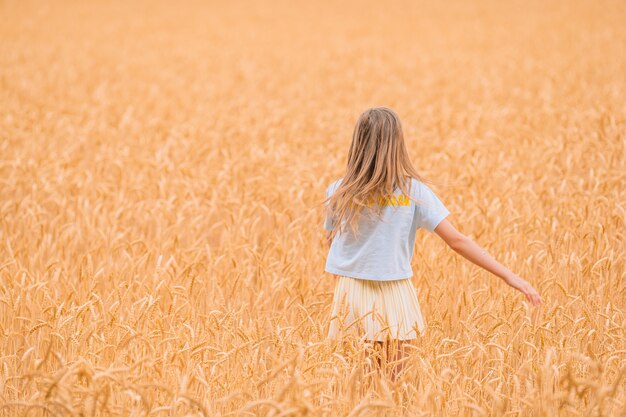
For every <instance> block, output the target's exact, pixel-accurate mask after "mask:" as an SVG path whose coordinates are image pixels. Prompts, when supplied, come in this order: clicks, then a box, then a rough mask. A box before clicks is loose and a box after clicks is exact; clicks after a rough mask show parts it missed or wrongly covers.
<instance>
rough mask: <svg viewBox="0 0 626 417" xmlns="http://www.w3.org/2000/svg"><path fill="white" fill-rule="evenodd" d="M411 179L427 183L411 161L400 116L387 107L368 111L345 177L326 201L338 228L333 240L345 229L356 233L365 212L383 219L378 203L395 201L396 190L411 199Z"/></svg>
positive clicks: (358, 124)
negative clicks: (373, 213)
mask: <svg viewBox="0 0 626 417" xmlns="http://www.w3.org/2000/svg"><path fill="white" fill-rule="evenodd" d="M411 178H415V179H417V180H420V181H422V180H423V178H422V177H421V176H420V175H419V174H418V173H417V171H416V170H415V168H414V167H413V164H411V161H410V159H409V155H408V152H407V150H406V146H405V144H404V134H403V132H402V124H401V123H400V119H399V118H398V115H397V114H396V113H395V112H394V111H393V110H391V109H390V108H387V107H372V108H369V109H367V110H366V111H364V112H363V113H362V114H361V115H360V116H359V118H358V120H357V122H356V126H355V127H354V132H353V134H352V144H351V145H350V151H349V153H348V164H347V166H346V172H345V175H344V177H343V179H342V181H341V183H340V184H339V186H338V187H337V188H336V190H335V192H334V193H333V194H332V195H331V196H330V198H327V199H326V200H324V201H325V202H326V203H327V206H326V207H327V212H326V215H327V216H329V215H330V216H332V218H333V219H334V222H335V223H336V225H337V226H338V227H335V228H334V229H333V231H332V233H331V236H333V237H334V236H335V234H336V233H338V232H340V231H341V232H342V233H343V231H344V230H345V226H349V227H350V228H351V229H352V230H353V231H354V233H356V231H357V228H358V219H359V217H360V216H361V215H362V214H363V211H364V209H365V208H369V207H372V206H373V207H374V212H375V213H376V214H377V215H380V213H381V211H382V204H374V202H380V201H384V200H386V199H391V198H392V195H393V194H394V191H395V190H396V188H400V190H401V191H402V194H403V195H405V196H407V197H409V198H411V197H410V194H411V193H410V184H411V182H410V179H411ZM411 200H414V201H415V199H413V198H411ZM370 213H371V211H370V210H368V214H370ZM344 221H345V224H344Z"/></svg>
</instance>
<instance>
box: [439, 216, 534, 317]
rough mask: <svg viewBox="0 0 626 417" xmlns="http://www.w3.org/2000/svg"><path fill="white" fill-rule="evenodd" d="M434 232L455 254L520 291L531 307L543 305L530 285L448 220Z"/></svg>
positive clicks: (444, 220) (440, 224) (442, 222)
mask: <svg viewBox="0 0 626 417" xmlns="http://www.w3.org/2000/svg"><path fill="white" fill-rule="evenodd" d="M434 232H435V233H437V235H439V237H441V238H442V239H443V240H444V241H445V242H446V244H447V245H448V246H450V248H451V249H452V250H454V251H455V252H456V253H458V254H460V255H461V256H463V257H464V258H466V259H468V260H469V261H471V262H472V263H474V264H476V265H478V266H480V267H482V268H484V269H486V270H487V271H489V272H491V273H492V274H494V275H497V276H498V277H500V278H502V279H503V280H504V282H506V283H507V284H508V285H510V286H511V287H513V288H515V289H516V290H519V291H521V292H522V293H523V294H524V295H525V296H526V298H527V299H528V301H529V302H530V303H532V305H534V306H538V305H539V304H542V303H543V300H542V299H541V297H540V296H539V294H538V293H537V291H536V290H535V289H534V288H533V286H532V285H530V283H528V282H527V281H526V280H524V279H523V278H521V277H519V276H517V275H515V274H514V273H513V272H511V271H510V270H509V269H507V268H506V267H505V266H504V265H502V264H501V263H499V262H498V261H496V260H495V259H493V258H492V257H491V256H489V254H488V253H487V252H485V251H484V250H483V249H482V248H481V247H480V246H478V244H477V243H476V242H474V241H473V240H472V239H470V238H469V237H467V236H465V235H464V234H463V233H461V232H459V231H458V230H456V229H455V228H454V226H452V224H451V223H450V221H448V219H443V220H442V221H441V222H440V223H439V224H438V225H437V227H436V228H435V230H434Z"/></svg>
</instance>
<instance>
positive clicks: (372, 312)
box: [327, 275, 426, 341]
mask: <svg viewBox="0 0 626 417" xmlns="http://www.w3.org/2000/svg"><path fill="white" fill-rule="evenodd" d="M335 278H336V279H337V282H336V285H335V292H334V296H333V303H332V306H331V315H330V325H329V328H328V336H327V338H328V339H332V340H335V339H341V338H343V337H344V336H346V335H349V334H353V335H356V336H357V337H359V338H363V339H365V340H379V341H385V340H387V339H398V340H409V339H416V338H417V337H418V336H423V335H424V333H425V328H426V323H425V321H424V317H423V316H422V311H421V309H420V304H419V301H418V300H417V292H416V291H415V287H414V286H413V284H412V283H411V280H410V279H398V280H393V281H373V280H366V279H357V278H351V277H346V276H342V275H335Z"/></svg>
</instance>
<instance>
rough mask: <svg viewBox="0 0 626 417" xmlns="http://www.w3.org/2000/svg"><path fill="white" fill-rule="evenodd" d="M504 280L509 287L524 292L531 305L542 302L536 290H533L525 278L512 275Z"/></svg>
mask: <svg viewBox="0 0 626 417" xmlns="http://www.w3.org/2000/svg"><path fill="white" fill-rule="evenodd" d="M504 281H505V282H506V283H507V284H509V285H510V286H511V287H513V288H515V289H516V290H519V291H521V292H522V293H524V295H525V296H526V298H527V299H528V301H530V303H531V304H532V305H533V306H538V305H540V304H543V300H542V299H541V297H540V296H539V293H538V292H537V290H535V289H534V288H533V286H532V285H530V283H529V282H528V281H526V280H525V279H523V278H521V277H518V276H516V275H514V276H513V277H512V278H509V279H505V280H504Z"/></svg>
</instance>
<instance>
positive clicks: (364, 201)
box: [324, 107, 543, 379]
mask: <svg viewBox="0 0 626 417" xmlns="http://www.w3.org/2000/svg"><path fill="white" fill-rule="evenodd" d="M325 202H326V208H327V210H326V213H325V222H324V228H325V229H326V230H327V231H328V233H327V239H328V242H329V244H330V250H329V252H328V258H327V261H326V271H327V272H330V273H332V274H335V275H337V277H336V278H337V281H336V286H335V292H334V298H333V304H332V307H331V319H330V326H329V330H328V338H330V339H336V338H341V337H342V335H344V334H347V333H349V332H353V331H354V332H357V334H358V335H360V336H362V337H363V338H364V340H365V341H366V342H372V343H374V342H375V343H379V344H380V345H379V346H382V344H383V343H385V342H386V344H387V346H385V349H384V351H385V352H387V351H388V348H389V344H390V343H389V342H391V341H393V346H394V347H395V346H398V347H399V348H400V349H399V352H396V355H395V358H394V362H396V366H395V367H394V368H393V370H392V376H393V378H394V379H395V377H396V375H397V373H398V372H399V371H400V370H401V368H402V364H401V359H402V356H403V355H404V346H403V343H404V342H407V341H411V340H415V339H416V338H417V337H418V336H422V335H424V333H425V328H426V324H425V322H424V318H423V316H422V312H421V310H420V305H419V302H418V300H417V293H416V291H415V288H414V287H413V285H412V284H411V280H410V279H409V278H411V277H412V276H413V271H412V269H411V258H412V255H413V247H414V244H415V233H416V230H417V229H418V228H420V227H421V228H423V229H426V230H427V231H428V232H431V233H432V232H434V233H436V234H437V235H438V236H439V237H441V238H442V239H443V240H444V241H445V242H446V243H447V244H448V245H449V246H450V248H452V249H453V250H454V251H455V252H457V253H459V254H461V255H462V256H463V257H465V258H467V259H468V260H470V261H471V262H473V263H475V264H476V265H478V266H480V267H482V268H484V269H486V270H487V271H489V272H491V273H493V274H495V275H497V276H498V277H500V278H502V279H503V280H504V281H505V282H506V283H507V284H508V285H510V286H512V287H513V288H515V289H517V290H519V291H521V292H522V293H523V294H524V295H525V296H526V298H527V300H528V301H529V302H530V303H531V304H532V305H534V306H537V305H539V304H541V303H542V302H543V301H542V300H541V297H540V296H539V294H538V293H537V291H535V289H534V288H533V287H532V286H531V285H530V284H529V283H528V282H527V281H525V280H524V279H522V278H521V277H519V276H517V275H515V274H514V273H513V272H511V271H510V270H508V269H507V268H505V267H504V266H503V265H501V264H500V263H499V262H497V261H496V260H494V259H493V258H491V257H490V256H489V255H488V254H487V253H486V252H485V251H484V250H482V249H481V247H480V246H478V245H477V244H476V243H475V242H473V241H472V240H471V239H470V238H468V237H467V236H465V235H463V234H462V233H460V232H459V231H457V230H456V229H455V228H454V227H453V226H452V224H451V223H450V221H449V220H448V219H446V217H447V216H448V215H449V214H450V212H449V211H448V209H447V208H446V207H445V206H444V204H443V203H442V202H441V200H440V199H439V198H438V197H437V196H436V195H435V193H434V192H433V191H432V190H431V189H430V188H429V187H428V186H427V185H426V184H424V183H423V182H422V179H421V177H420V176H419V175H418V173H417V172H416V170H415V168H413V165H412V164H411V162H410V160H409V157H408V153H407V150H406V147H405V144H404V136H403V133H402V126H401V124H400V120H399V119H398V116H397V115H396V113H395V112H394V111H393V110H391V109H389V108H386V107H375V108H371V109H368V110H366V111H365V112H363V113H362V114H361V116H360V117H359V119H358V121H357V123H356V126H355V128H354V133H353V136H352V145H351V146H350V151H349V153H348V164H347V167H346V172H345V175H344V176H343V178H340V179H339V180H336V181H334V182H333V183H331V184H330V185H329V186H328V188H327V189H326V200H325ZM418 332H419V334H418Z"/></svg>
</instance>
